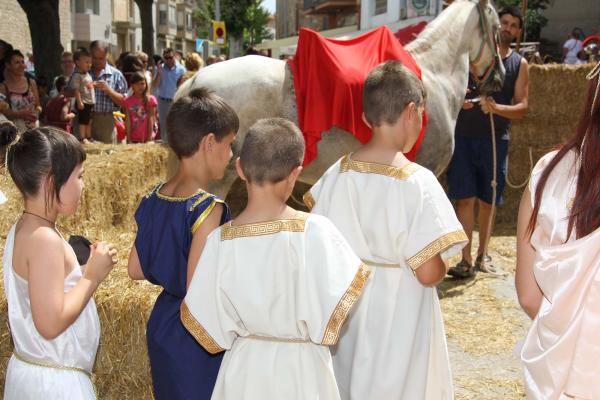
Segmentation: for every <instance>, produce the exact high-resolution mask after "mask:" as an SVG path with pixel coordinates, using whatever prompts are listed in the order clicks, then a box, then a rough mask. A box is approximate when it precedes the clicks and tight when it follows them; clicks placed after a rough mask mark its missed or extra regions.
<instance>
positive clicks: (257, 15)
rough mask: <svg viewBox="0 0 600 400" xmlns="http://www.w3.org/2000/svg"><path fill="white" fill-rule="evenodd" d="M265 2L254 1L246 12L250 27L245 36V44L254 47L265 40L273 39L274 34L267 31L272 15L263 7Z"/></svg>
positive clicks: (247, 28) (261, 0) (260, 0)
mask: <svg viewBox="0 0 600 400" xmlns="http://www.w3.org/2000/svg"><path fill="white" fill-rule="evenodd" d="M262 2H263V0H254V1H253V2H252V4H251V5H250V7H248V9H247V10H246V13H247V14H248V15H247V17H248V26H247V27H246V32H245V34H244V42H245V43H244V44H245V45H247V46H252V45H255V44H258V43H261V42H262V41H263V40H265V39H273V34H272V33H271V32H269V30H268V29H267V23H268V22H269V18H270V17H271V14H270V13H269V10H267V9H266V8H264V7H263V6H262Z"/></svg>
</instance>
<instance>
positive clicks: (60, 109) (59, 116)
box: [46, 76, 75, 133]
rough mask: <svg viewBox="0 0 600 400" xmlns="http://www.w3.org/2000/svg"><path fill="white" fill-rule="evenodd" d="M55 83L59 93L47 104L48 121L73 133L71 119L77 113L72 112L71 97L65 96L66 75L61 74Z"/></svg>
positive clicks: (49, 123)
mask: <svg viewBox="0 0 600 400" xmlns="http://www.w3.org/2000/svg"><path fill="white" fill-rule="evenodd" d="M55 85H56V90H57V91H58V95H57V96H55V97H53V98H52V99H50V101H49V102H48V105H47V106H46V122H47V123H48V125H51V126H55V127H57V128H60V129H63V130H65V131H66V132H69V133H71V121H72V120H73V118H75V114H74V113H72V112H71V99H70V98H68V97H66V96H65V90H64V89H65V86H66V85H67V80H66V79H65V77H64V76H59V77H58V78H56V81H55Z"/></svg>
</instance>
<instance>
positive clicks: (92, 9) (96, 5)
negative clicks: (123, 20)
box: [75, 0, 100, 15]
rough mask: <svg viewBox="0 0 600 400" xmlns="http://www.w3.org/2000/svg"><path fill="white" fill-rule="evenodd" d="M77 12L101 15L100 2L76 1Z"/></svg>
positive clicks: (96, 0)
mask: <svg viewBox="0 0 600 400" xmlns="http://www.w3.org/2000/svg"><path fill="white" fill-rule="evenodd" d="M75 12H76V13H78V14H94V15H100V0H75Z"/></svg>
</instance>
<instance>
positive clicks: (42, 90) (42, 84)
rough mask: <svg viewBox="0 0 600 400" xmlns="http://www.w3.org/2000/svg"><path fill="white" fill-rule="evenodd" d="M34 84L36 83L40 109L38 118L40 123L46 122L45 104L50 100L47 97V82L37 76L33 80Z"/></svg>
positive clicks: (42, 77)
mask: <svg viewBox="0 0 600 400" xmlns="http://www.w3.org/2000/svg"><path fill="white" fill-rule="evenodd" d="M35 83H37V87H38V96H39V98H40V107H42V111H41V113H40V116H39V118H40V121H42V122H46V104H48V101H49V100H50V96H48V80H47V79H46V77H45V76H39V77H37V78H36V79H35Z"/></svg>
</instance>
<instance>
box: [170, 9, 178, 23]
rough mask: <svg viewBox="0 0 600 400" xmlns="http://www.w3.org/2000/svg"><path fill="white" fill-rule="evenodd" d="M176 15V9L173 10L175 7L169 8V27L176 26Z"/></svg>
mask: <svg viewBox="0 0 600 400" xmlns="http://www.w3.org/2000/svg"><path fill="white" fill-rule="evenodd" d="M176 15H177V9H176V8H175V6H169V25H171V26H176V25H177V20H176Z"/></svg>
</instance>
